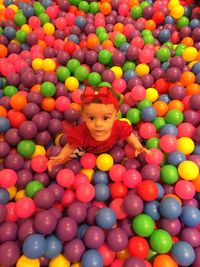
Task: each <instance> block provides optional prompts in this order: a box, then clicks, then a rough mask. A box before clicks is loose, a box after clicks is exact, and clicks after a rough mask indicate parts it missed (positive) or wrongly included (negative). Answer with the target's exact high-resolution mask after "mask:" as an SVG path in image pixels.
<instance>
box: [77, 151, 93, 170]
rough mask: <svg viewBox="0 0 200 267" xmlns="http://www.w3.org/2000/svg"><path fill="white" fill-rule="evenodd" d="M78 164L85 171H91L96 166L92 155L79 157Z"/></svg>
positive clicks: (86, 154) (87, 154)
mask: <svg viewBox="0 0 200 267" xmlns="http://www.w3.org/2000/svg"><path fill="white" fill-rule="evenodd" d="M80 163H81V166H82V167H83V168H85V169H93V168H94V167H95V166H96V156H95V155H94V154H92V153H85V154H84V155H83V156H82V157H81V160H80Z"/></svg>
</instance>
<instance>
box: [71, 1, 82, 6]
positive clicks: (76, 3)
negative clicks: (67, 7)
mask: <svg viewBox="0 0 200 267" xmlns="http://www.w3.org/2000/svg"><path fill="white" fill-rule="evenodd" d="M69 2H70V4H71V5H74V6H78V5H79V3H80V2H81V0H69Z"/></svg>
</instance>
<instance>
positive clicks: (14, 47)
mask: <svg viewBox="0 0 200 267" xmlns="http://www.w3.org/2000/svg"><path fill="white" fill-rule="evenodd" d="M7 48H8V53H9V54H19V53H20V51H21V49H20V46H19V45H18V44H15V43H9V44H8V46H7Z"/></svg>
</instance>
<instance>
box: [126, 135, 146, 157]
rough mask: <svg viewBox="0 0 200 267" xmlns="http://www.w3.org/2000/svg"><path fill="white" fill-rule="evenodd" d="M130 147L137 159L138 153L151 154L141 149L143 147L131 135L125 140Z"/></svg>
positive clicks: (143, 148)
mask: <svg viewBox="0 0 200 267" xmlns="http://www.w3.org/2000/svg"><path fill="white" fill-rule="evenodd" d="M126 141H127V142H128V143H129V144H130V145H131V146H133V147H134V149H135V156H136V157H137V156H138V155H139V154H140V153H142V152H145V153H146V154H148V155H149V154H150V153H151V152H150V151H149V150H148V149H146V148H145V147H143V145H142V144H141V143H140V141H139V140H138V138H137V137H136V136H135V135H134V134H133V133H132V134H131V135H130V136H129V137H128V138H127V140H126Z"/></svg>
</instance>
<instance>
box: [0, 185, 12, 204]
mask: <svg viewBox="0 0 200 267" xmlns="http://www.w3.org/2000/svg"><path fill="white" fill-rule="evenodd" d="M9 200H10V195H9V193H8V191H7V190H6V189H4V188H0V204H6V203H8V201H9Z"/></svg>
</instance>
